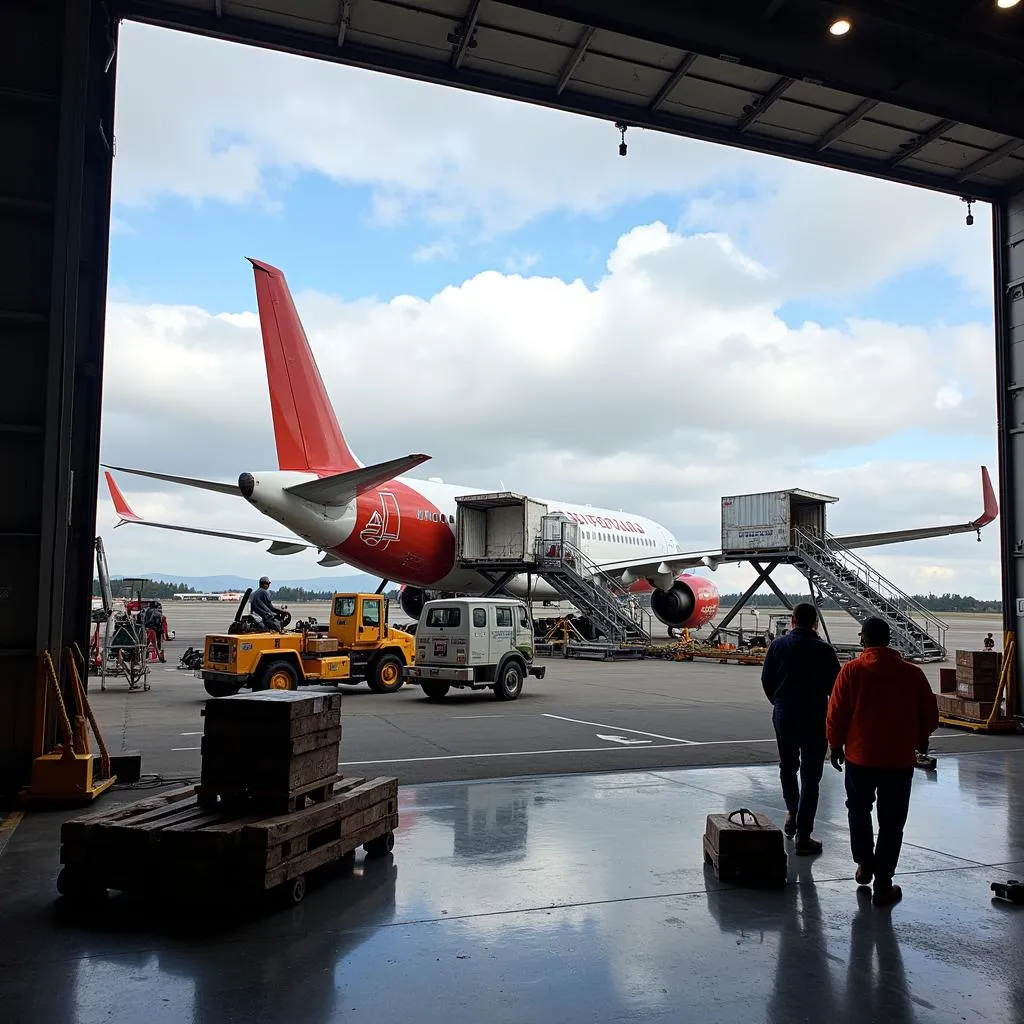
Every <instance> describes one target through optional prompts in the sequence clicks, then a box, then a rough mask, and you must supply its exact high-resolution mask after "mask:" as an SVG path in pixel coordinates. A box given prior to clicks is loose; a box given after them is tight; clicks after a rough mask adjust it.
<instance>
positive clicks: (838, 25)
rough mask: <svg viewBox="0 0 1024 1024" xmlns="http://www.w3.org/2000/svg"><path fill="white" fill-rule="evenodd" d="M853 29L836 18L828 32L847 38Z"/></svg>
mask: <svg viewBox="0 0 1024 1024" xmlns="http://www.w3.org/2000/svg"><path fill="white" fill-rule="evenodd" d="M1016 2H1017V3H1019V2H1020V0H1016ZM852 27H853V25H852V23H851V22H850V19H849V18H836V20H835V21H833V22H832V24H831V25H829V27H828V30H829V32H831V33H832V35H834V36H845V35H846V33H847V32H849V31H850V29H851V28H852Z"/></svg>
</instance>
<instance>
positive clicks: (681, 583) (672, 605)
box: [651, 572, 719, 629]
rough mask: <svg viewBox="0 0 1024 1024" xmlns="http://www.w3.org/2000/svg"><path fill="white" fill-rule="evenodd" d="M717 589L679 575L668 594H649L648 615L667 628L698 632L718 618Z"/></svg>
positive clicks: (700, 580)
mask: <svg viewBox="0 0 1024 1024" xmlns="http://www.w3.org/2000/svg"><path fill="white" fill-rule="evenodd" d="M718 604H719V594H718V587H716V586H715V585H714V583H712V582H711V581H710V580H706V579H705V578H704V577H703V576H691V575H690V574H689V573H685V572H684V573H682V574H681V575H679V576H677V577H676V581H675V583H673V584H672V587H671V589H669V590H659V589H658V588H657V587H655V588H654V589H653V590H652V591H651V611H652V612H653V613H654V615H655V617H656V618H657V619H658V620H659V621H660V622H662V623H664V624H665V625H666V626H671V627H674V628H676V629H700V627H701V626H706V625H707V624H708V623H709V622H710V621H711V620H712V619H713V618H714V617H715V616H716V615H717V614H718Z"/></svg>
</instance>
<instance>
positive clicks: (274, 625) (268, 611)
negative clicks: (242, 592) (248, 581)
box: [249, 576, 283, 633]
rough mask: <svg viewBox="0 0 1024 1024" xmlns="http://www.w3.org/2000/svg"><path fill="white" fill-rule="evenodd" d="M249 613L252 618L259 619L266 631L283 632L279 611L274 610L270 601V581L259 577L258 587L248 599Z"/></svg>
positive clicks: (277, 609) (265, 577)
mask: <svg viewBox="0 0 1024 1024" xmlns="http://www.w3.org/2000/svg"><path fill="white" fill-rule="evenodd" d="M249 612H250V614H251V615H252V616H253V618H256V619H259V620H260V621H261V622H262V623H263V625H264V626H266V627H267V629H269V630H272V631H273V632H274V633H281V632H283V629H282V626H281V609H280V608H275V607H274V605H273V602H271V600H270V579H269V577H267V576H261V577H260V585H259V587H258V589H256V590H254V591H253V593H252V597H251V598H249Z"/></svg>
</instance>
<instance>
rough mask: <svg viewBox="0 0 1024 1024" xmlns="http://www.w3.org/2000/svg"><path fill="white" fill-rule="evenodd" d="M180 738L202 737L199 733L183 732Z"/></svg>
mask: <svg viewBox="0 0 1024 1024" xmlns="http://www.w3.org/2000/svg"><path fill="white" fill-rule="evenodd" d="M181 735H182V736H202V735H203V734H202V733H201V732H183V733H182V734H181Z"/></svg>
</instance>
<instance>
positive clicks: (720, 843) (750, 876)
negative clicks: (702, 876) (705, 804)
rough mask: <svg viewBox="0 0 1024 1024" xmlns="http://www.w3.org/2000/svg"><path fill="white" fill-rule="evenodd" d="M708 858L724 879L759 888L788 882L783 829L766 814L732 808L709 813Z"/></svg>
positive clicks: (705, 851)
mask: <svg viewBox="0 0 1024 1024" xmlns="http://www.w3.org/2000/svg"><path fill="white" fill-rule="evenodd" d="M703 846H704V860H705V863H708V864H711V865H712V866H713V867H714V869H715V874H716V875H717V876H718V878H719V879H720V880H721V881H723V882H733V883H735V884H737V885H748V886H757V887H775V886H783V885H785V884H786V874H787V869H788V862H789V859H788V857H787V856H786V845H785V842H784V840H783V838H782V830H781V829H780V828H778V827H776V825H775V824H774V823H773V822H772V821H771V819H770V818H767V817H766V816H765V815H763V814H757V813H755V812H751V811H747V810H745V809H743V810H742V811H732V812H731V813H729V814H709V815H708V817H707V824H706V826H705V830H704V839H703Z"/></svg>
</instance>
